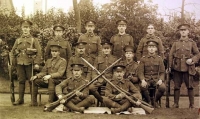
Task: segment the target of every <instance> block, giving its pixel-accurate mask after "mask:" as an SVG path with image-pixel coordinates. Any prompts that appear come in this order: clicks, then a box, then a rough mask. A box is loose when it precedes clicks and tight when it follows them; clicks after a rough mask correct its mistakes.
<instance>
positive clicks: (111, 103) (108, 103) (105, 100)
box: [103, 97, 121, 108]
mask: <svg viewBox="0 0 200 119" xmlns="http://www.w3.org/2000/svg"><path fill="white" fill-rule="evenodd" d="M103 103H104V104H105V106H106V107H109V108H119V107H120V106H121V105H120V104H118V103H117V102H114V101H112V100H111V99H109V98H107V97H104V98H103Z"/></svg>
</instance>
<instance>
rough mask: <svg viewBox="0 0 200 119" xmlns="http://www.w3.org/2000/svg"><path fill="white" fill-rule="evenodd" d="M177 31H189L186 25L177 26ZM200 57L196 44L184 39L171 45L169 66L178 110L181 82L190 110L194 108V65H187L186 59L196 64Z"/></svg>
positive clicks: (175, 105)
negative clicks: (184, 88)
mask: <svg viewBox="0 0 200 119" xmlns="http://www.w3.org/2000/svg"><path fill="white" fill-rule="evenodd" d="M178 29H179V30H187V29H189V25H188V24H181V25H180V26H178ZM199 57H200V53H199V50H198V47H197V45H196V43H195V42H194V41H193V40H192V39H190V38H188V37H186V38H182V37H181V38H180V39H179V40H178V41H175V42H174V43H173V45H172V48H171V50H170V54H169V66H170V67H171V68H172V69H173V76H174V77H173V79H174V105H173V106H174V107H176V108H178V107H179V105H178V102H179V96H180V87H181V84H182V82H183V81H184V82H185V85H186V87H187V89H188V96H189V101H190V106H189V107H191V108H193V107H194V93H193V86H194V85H193V76H194V75H195V73H196V71H195V65H194V64H187V63H186V62H187V60H188V59H192V62H194V63H197V62H198V60H199Z"/></svg>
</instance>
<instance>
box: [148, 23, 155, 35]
mask: <svg viewBox="0 0 200 119" xmlns="http://www.w3.org/2000/svg"><path fill="white" fill-rule="evenodd" d="M154 32H155V29H154V26H153V25H149V26H148V27H147V33H148V34H154Z"/></svg>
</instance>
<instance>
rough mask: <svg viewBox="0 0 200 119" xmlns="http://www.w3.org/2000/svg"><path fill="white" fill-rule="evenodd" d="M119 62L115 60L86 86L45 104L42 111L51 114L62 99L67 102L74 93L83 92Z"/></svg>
mask: <svg viewBox="0 0 200 119" xmlns="http://www.w3.org/2000/svg"><path fill="white" fill-rule="evenodd" d="M120 60H121V58H120V59H118V60H116V61H115V62H114V63H113V64H111V65H110V66H109V67H107V68H106V69H105V70H104V71H103V72H101V73H100V74H99V75H98V76H96V77H95V78H94V79H92V80H91V81H90V82H88V83H87V84H84V85H82V86H80V87H78V88H77V89H76V90H74V91H72V92H70V93H68V94H67V95H64V96H63V97H62V98H60V99H58V100H57V101H55V102H53V103H50V104H46V105H45V106H44V111H48V112H51V111H52V110H53V109H54V108H55V107H57V106H58V105H59V104H60V101H61V100H62V99H65V102H67V101H68V100H70V99H71V98H73V97H74V96H75V95H76V91H82V90H84V89H85V88H86V87H88V86H89V85H90V84H92V83H93V82H94V81H96V80H97V79H98V78H99V77H100V76H101V75H103V74H104V73H105V72H106V71H107V70H108V69H110V68H111V67H112V66H114V65H115V64H116V63H117V62H119V61H120Z"/></svg>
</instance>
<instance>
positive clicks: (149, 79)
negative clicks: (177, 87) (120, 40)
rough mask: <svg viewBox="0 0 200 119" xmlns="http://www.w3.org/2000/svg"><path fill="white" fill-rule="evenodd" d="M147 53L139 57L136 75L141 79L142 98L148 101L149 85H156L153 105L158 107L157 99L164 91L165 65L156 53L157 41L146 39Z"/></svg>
mask: <svg viewBox="0 0 200 119" xmlns="http://www.w3.org/2000/svg"><path fill="white" fill-rule="evenodd" d="M147 45H148V46H147V50H148V55H146V56H143V57H142V58H141V60H140V61H141V62H140V64H139V67H138V77H139V79H140V80H141V87H140V88H141V93H142V96H143V98H145V100H146V101H147V103H150V102H151V100H150V96H149V91H148V89H149V87H150V86H153V87H156V90H157V91H156V94H155V107H160V105H158V101H159V100H160V98H161V97H162V96H163V94H164V92H165V84H164V83H163V81H164V75H165V67H164V63H163V59H162V58H161V57H160V56H158V55H157V54H156V51H157V46H158V44H157V42H155V41H148V42H147Z"/></svg>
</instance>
